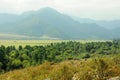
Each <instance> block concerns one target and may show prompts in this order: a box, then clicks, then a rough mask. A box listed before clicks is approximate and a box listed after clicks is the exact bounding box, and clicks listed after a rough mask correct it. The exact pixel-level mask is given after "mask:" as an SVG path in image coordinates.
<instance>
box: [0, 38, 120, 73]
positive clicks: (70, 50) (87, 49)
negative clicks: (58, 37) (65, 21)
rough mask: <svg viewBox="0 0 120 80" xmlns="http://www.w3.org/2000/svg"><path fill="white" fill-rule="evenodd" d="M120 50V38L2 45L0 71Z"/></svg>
mask: <svg viewBox="0 0 120 80" xmlns="http://www.w3.org/2000/svg"><path fill="white" fill-rule="evenodd" d="M119 52H120V40H113V41H106V42H86V43H80V42H76V41H69V42H61V43H51V44H50V45H46V46H30V45H26V46H25V47H22V46H19V47H18V48H16V47H15V46H8V47H5V46H4V45H1V46H0V73H5V72H8V71H11V70H15V69H22V68H26V67H30V66H36V65H40V64H42V63H44V62H54V63H58V62H62V61H65V60H81V59H84V60H87V59H88V58H94V57H96V56H98V57H102V56H105V55H106V56H111V55H117V54H119Z"/></svg>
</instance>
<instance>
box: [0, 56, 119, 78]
mask: <svg viewBox="0 0 120 80" xmlns="http://www.w3.org/2000/svg"><path fill="white" fill-rule="evenodd" d="M119 57H120V56H118V55H117V56H112V57H102V58H92V59H87V60H84V59H82V60H69V61H68V60H67V61H63V62H60V63H53V62H45V63H44V64H42V65H39V66H36V67H29V68H25V69H21V70H14V71H10V72H7V73H5V74H2V75H0V80H107V79H109V78H111V77H116V76H120V59H119Z"/></svg>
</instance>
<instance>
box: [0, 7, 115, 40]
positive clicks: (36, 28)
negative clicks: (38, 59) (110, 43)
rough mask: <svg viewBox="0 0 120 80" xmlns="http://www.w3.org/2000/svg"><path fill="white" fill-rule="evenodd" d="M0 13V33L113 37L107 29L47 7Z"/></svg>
mask: <svg viewBox="0 0 120 80" xmlns="http://www.w3.org/2000/svg"><path fill="white" fill-rule="evenodd" d="M0 15H1V16H0V33H5V34H17V35H24V36H34V37H44V36H47V38H49V39H111V38H113V36H112V33H111V32H110V31H109V30H107V29H105V28H103V27H101V26H99V25H97V24H94V23H80V22H78V21H75V20H74V19H72V18H71V17H70V16H67V15H64V14H62V13H60V12H58V11H56V10H54V9H52V8H48V7H47V8H43V9H40V10H38V11H29V12H25V13H23V14H21V15H14V14H6V15H4V16H3V14H0ZM2 19H4V21H2ZM13 39H14V38H13ZM21 39H22V38H21Z"/></svg>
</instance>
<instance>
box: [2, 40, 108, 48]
mask: <svg viewBox="0 0 120 80" xmlns="http://www.w3.org/2000/svg"><path fill="white" fill-rule="evenodd" d="M68 41H71V40H0V45H4V46H6V47H7V46H15V47H18V46H19V45H21V46H23V47H24V46H26V45H30V46H36V45H37V46H39V45H42V46H45V45H49V44H51V43H61V42H68ZM72 41H76V42H81V43H86V42H105V41H108V40H72ZM109 41H110V40H109Z"/></svg>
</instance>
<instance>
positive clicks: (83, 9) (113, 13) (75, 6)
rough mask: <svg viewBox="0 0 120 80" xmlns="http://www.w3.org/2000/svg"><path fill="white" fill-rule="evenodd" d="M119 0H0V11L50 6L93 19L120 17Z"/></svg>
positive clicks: (26, 9) (14, 11)
mask: <svg viewBox="0 0 120 80" xmlns="http://www.w3.org/2000/svg"><path fill="white" fill-rule="evenodd" d="M119 4H120V0H0V12H2V13H3V12H4V13H5V12H8V13H22V12H25V11H29V10H38V9H40V8H42V7H46V6H47V7H52V8H54V9H57V10H58V11H60V12H63V13H66V14H69V15H76V16H79V17H85V18H93V19H120V10H119V9H120V5H119Z"/></svg>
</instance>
